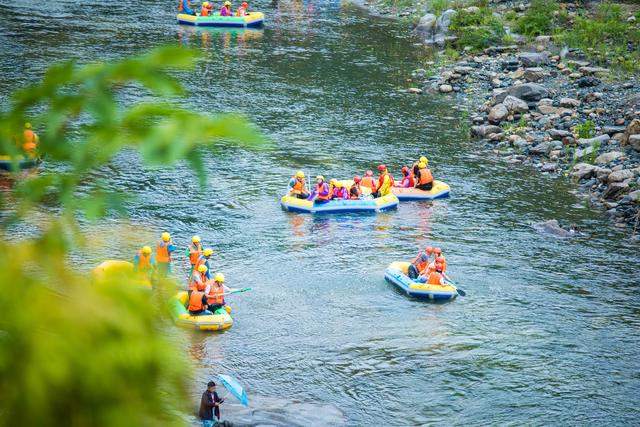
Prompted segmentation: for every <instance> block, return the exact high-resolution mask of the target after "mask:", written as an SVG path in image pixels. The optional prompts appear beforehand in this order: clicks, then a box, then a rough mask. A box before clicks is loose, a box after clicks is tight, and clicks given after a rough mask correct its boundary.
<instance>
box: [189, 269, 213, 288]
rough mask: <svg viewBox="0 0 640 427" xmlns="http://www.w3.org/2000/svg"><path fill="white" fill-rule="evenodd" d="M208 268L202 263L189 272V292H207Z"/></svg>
mask: <svg viewBox="0 0 640 427" xmlns="http://www.w3.org/2000/svg"><path fill="white" fill-rule="evenodd" d="M208 270H209V269H208V268H207V266H206V265H204V264H200V265H199V266H198V267H196V269H195V270H194V271H193V273H191V278H190V279H189V294H191V292H193V291H200V292H205V293H207V292H208V289H207V286H208V280H209V279H208V278H207V272H208Z"/></svg>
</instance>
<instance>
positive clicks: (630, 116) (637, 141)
mask: <svg viewBox="0 0 640 427" xmlns="http://www.w3.org/2000/svg"><path fill="white" fill-rule="evenodd" d="M369 6H370V7H374V8H375V9H376V10H377V12H378V13H382V14H386V15H390V14H394V12H392V11H391V10H388V9H385V6H381V4H380V3H370V4H369ZM570 6H571V7H572V8H573V9H574V10H575V8H576V5H570ZM527 7H528V5H527V4H526V3H519V4H517V5H515V4H512V5H505V4H501V5H499V6H497V7H496V8H495V9H496V10H498V11H501V12H506V13H520V14H522V12H524V11H525V10H527ZM460 10H462V11H463V13H471V14H474V13H478V10H479V9H478V8H477V7H474V6H470V7H467V8H465V9H459V10H454V9H447V10H445V11H442V12H441V13H439V14H438V16H436V14H435V13H426V14H424V15H423V16H422V17H421V18H420V19H419V21H418V24H417V26H416V27H415V29H414V32H415V34H416V36H417V37H419V38H420V39H421V40H422V41H423V42H424V43H425V44H428V45H435V46H440V48H444V47H445V46H448V45H449V42H450V41H452V40H455V37H456V36H455V34H452V33H451V32H450V31H449V26H450V25H451V21H452V18H453V17H455V16H456V14H458V13H460ZM510 10H511V12H510ZM465 11H466V12H465ZM415 13H416V9H414V8H405V9H403V10H399V11H397V10H396V11H395V14H396V15H397V16H411V15H415ZM571 13H576V12H571ZM492 15H493V17H496V19H499V16H500V13H499V12H496V11H493V12H492ZM492 19H493V18H492ZM625 19H628V20H629V22H633V23H635V17H634V16H633V15H629V17H628V18H625ZM633 25H635V24H633ZM507 30H508V28H507ZM504 39H506V37H505V38H504ZM508 39H509V41H511V42H512V43H510V44H497V45H492V46H490V47H487V48H485V49H483V50H481V51H477V50H475V51H474V50H473V49H462V50H461V51H456V52H455V53H456V55H455V57H456V59H455V60H453V59H452V58H450V57H449V58H446V60H445V61H435V62H433V63H430V64H427V67H425V68H420V69H416V70H415V71H414V72H413V74H412V76H411V77H410V78H408V79H407V81H408V84H409V87H408V88H407V89H406V91H407V93H409V94H413V95H421V94H430V95H431V96H434V95H435V96H454V97H456V99H457V101H458V102H460V103H465V104H466V105H467V106H469V109H470V111H471V114H470V115H469V120H470V121H471V123H469V125H470V129H471V136H472V137H473V138H475V139H476V140H477V144H478V145H480V146H483V147H486V148H487V149H490V150H493V152H495V153H496V155H499V156H501V157H502V158H503V159H504V161H505V162H508V163H514V164H516V163H521V164H530V165H532V166H534V167H536V168H538V169H539V170H540V171H541V172H542V173H545V174H551V175H555V176H558V177H562V178H569V179H573V180H575V181H576V182H577V183H578V185H579V188H580V190H581V192H583V193H585V194H588V197H589V200H590V203H591V205H592V206H594V207H598V208H601V209H603V210H604V211H606V214H607V215H608V216H610V217H611V219H612V220H613V221H614V223H615V225H616V226H617V227H620V228H626V227H627V226H630V227H631V230H632V232H633V233H634V234H635V231H636V228H638V222H639V219H640V80H639V78H638V75H637V74H632V73H628V74H625V75H622V76H621V75H620V74H617V73H614V72H613V71H612V70H610V69H609V68H606V67H602V66H599V65H598V64H596V63H593V62H592V61H590V60H589V59H588V55H587V54H586V53H585V52H584V51H582V50H580V49H569V48H567V47H566V46H565V45H560V44H557V43H555V40H554V38H553V37H551V36H546V35H543V36H538V37H535V38H533V37H530V38H525V37H522V36H519V35H517V34H511V33H510V34H509V37H508ZM458 47H460V46H458ZM472 52H473V53H472Z"/></svg>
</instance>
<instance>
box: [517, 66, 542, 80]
mask: <svg viewBox="0 0 640 427" xmlns="http://www.w3.org/2000/svg"><path fill="white" fill-rule="evenodd" d="M545 75H546V73H545V72H544V69H542V68H540V67H532V68H527V69H525V70H524V71H523V72H522V77H524V79H525V80H526V81H528V82H538V81H540V80H542V79H543V78H544V77H545Z"/></svg>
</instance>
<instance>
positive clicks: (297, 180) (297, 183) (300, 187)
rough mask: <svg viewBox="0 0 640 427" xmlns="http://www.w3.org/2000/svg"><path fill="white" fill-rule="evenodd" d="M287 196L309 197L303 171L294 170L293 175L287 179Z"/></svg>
mask: <svg viewBox="0 0 640 427" xmlns="http://www.w3.org/2000/svg"><path fill="white" fill-rule="evenodd" d="M289 196H293V197H296V198H298V199H308V198H309V192H308V191H307V183H306V182H305V180H304V172H302V171H298V172H296V174H295V176H292V177H291V180H289Z"/></svg>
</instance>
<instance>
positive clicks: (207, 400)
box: [198, 381, 224, 427]
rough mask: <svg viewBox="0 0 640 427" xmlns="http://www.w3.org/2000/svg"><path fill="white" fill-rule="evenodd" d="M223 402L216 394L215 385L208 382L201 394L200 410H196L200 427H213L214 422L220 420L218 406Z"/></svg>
mask: <svg viewBox="0 0 640 427" xmlns="http://www.w3.org/2000/svg"><path fill="white" fill-rule="evenodd" d="M223 402H224V399H221V398H220V396H218V393H216V383H215V382H213V381H209V383H208V384H207V389H206V390H205V391H204V393H202V398H201V399H200V409H199V410H198V416H199V417H200V421H201V422H202V427H213V425H214V424H215V423H216V420H217V421H219V420H220V405H221V404H222V403H223ZM214 417H215V419H214Z"/></svg>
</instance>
